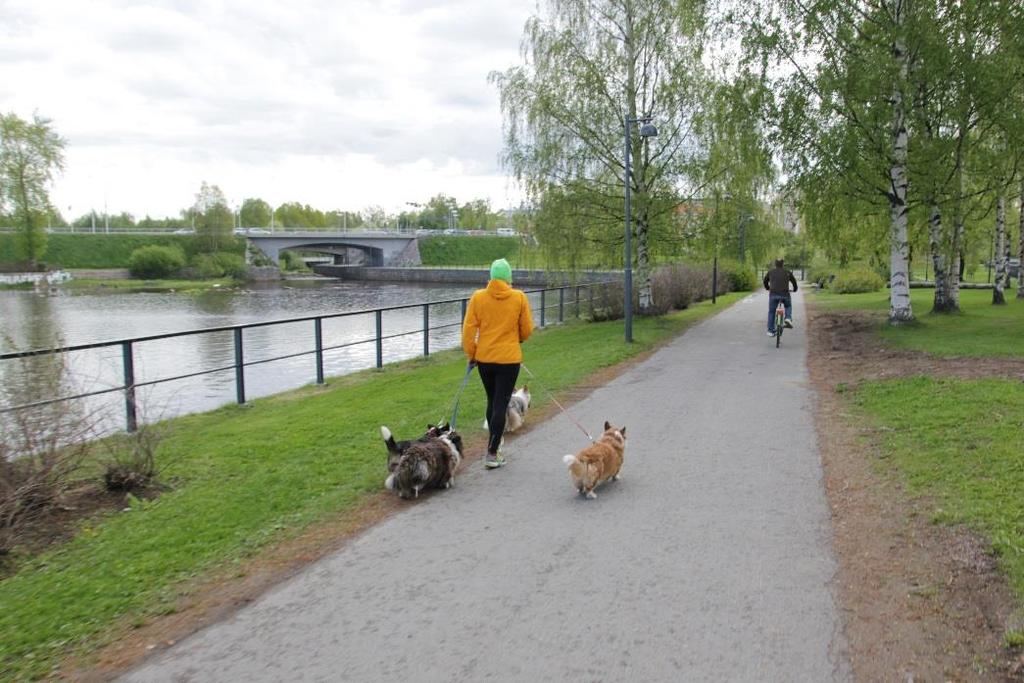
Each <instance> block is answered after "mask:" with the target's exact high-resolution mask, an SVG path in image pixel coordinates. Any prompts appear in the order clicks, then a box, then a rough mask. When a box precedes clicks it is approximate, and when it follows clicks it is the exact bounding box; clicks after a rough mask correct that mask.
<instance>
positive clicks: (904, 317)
mask: <svg viewBox="0 0 1024 683" xmlns="http://www.w3.org/2000/svg"><path fill="white" fill-rule="evenodd" d="M895 10H896V12H895V16H896V23H897V26H898V30H899V31H900V32H902V30H903V27H902V24H903V3H902V2H901V0H896V3H895ZM892 54H893V58H894V59H895V60H896V62H897V64H898V66H899V75H898V76H897V81H896V83H895V85H894V87H893V90H892V108H893V119H892V166H891V167H890V169H889V180H890V183H891V188H890V192H889V208H890V213H891V217H892V219H891V220H892V222H891V227H890V230H891V235H890V244H889V323H890V324H892V325H898V324H901V323H906V322H910V321H912V320H913V319H914V312H913V309H912V308H911V305H910V278H909V276H908V272H907V256H908V240H907V124H906V111H905V104H904V101H903V84H904V83H905V82H906V80H907V51H906V48H905V46H904V45H903V43H902V41H901V39H897V40H896V41H895V42H894V43H893V46H892Z"/></svg>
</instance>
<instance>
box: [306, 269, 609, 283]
mask: <svg viewBox="0 0 1024 683" xmlns="http://www.w3.org/2000/svg"><path fill="white" fill-rule="evenodd" d="M313 272H314V273H316V274H317V275H324V276H326V277H335V278H338V279H340V280H364V281H381V282H441V283H459V284H475V285H480V286H483V285H485V284H487V280H488V277H489V271H488V270H487V269H485V268H388V267H368V266H335V265H317V266H313ZM620 277H622V274H621V273H618V272H599V273H577V274H576V277H575V281H576V282H577V283H586V282H601V281H604V280H610V279H617V278H620ZM512 283H513V284H514V285H515V286H517V287H521V286H524V285H526V286H530V287H546V286H551V285H563V284H569V283H570V278H569V274H568V273H556V272H550V271H546V270H513V271H512Z"/></svg>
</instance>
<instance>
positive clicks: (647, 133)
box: [625, 115, 658, 344]
mask: <svg viewBox="0 0 1024 683" xmlns="http://www.w3.org/2000/svg"><path fill="white" fill-rule="evenodd" d="M633 123H642V124H643V125H642V126H640V137H642V138H653V137H654V136H656V135H657V134H658V129H657V128H655V127H654V124H652V123H651V117H650V115H647V116H638V117H637V118H635V119H631V118H629V117H628V116H627V117H626V152H625V156H626V174H625V181H626V269H625V289H626V302H625V314H626V343H627V344H630V343H632V342H633V244H632V239H631V238H632V233H633V216H632V213H631V207H630V205H629V181H630V178H631V176H632V174H631V172H630V169H629V161H630V156H631V153H630V136H629V126H630V124H633Z"/></svg>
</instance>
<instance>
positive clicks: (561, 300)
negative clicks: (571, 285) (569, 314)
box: [558, 287, 565, 324]
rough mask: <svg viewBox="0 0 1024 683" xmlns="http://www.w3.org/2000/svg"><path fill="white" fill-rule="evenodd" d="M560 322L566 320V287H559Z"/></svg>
mask: <svg viewBox="0 0 1024 683" xmlns="http://www.w3.org/2000/svg"><path fill="white" fill-rule="evenodd" d="M558 322H559V324H561V323H564V322H565V287H559V288H558Z"/></svg>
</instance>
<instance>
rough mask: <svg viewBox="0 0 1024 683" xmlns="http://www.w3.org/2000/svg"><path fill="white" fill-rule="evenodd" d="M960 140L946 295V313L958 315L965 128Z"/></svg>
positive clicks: (962, 236)
mask: <svg viewBox="0 0 1024 683" xmlns="http://www.w3.org/2000/svg"><path fill="white" fill-rule="evenodd" d="M959 135H960V140H959V144H958V145H957V148H956V176H957V190H956V199H955V200H954V209H953V244H952V249H953V251H952V254H953V267H952V268H951V269H950V272H949V289H948V290H947V295H946V312H947V313H956V312H957V311H959V310H960V274H961V272H962V271H963V266H964V264H963V254H962V253H961V250H962V248H963V243H964V156H963V145H964V143H965V140H964V126H961V127H960V133H959Z"/></svg>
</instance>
